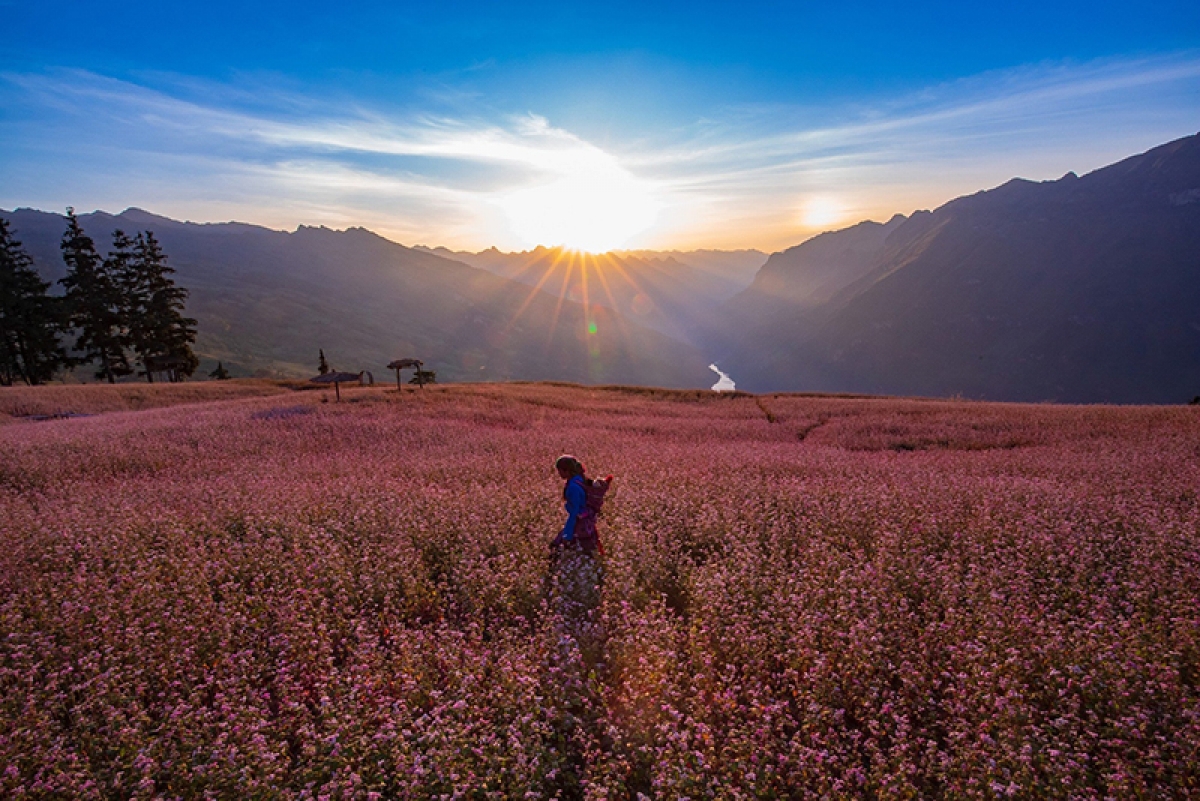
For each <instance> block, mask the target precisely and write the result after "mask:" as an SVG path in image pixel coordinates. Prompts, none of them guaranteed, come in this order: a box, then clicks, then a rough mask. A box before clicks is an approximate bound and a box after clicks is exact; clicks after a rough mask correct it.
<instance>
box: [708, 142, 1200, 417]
mask: <svg viewBox="0 0 1200 801" xmlns="http://www.w3.org/2000/svg"><path fill="white" fill-rule="evenodd" d="M888 226H892V230H890V231H889V232H884V231H883V230H882V229H879V228H874V227H870V226H868V227H867V228H866V229H864V228H863V227H862V226H855V227H854V228H850V229H846V230H844V231H839V232H836V233H832V234H825V235H823V236H821V237H816V238H814V239H812V240H809V241H808V242H805V243H804V244H802V245H800V246H799V247H797V248H794V249H792V250H791V251H788V252H787V254H786V255H785V254H776V255H775V256H772V259H771V261H769V262H768V264H767V265H766V266H764V268H763V270H762V271H761V272H760V275H759V276H758V278H756V280H755V284H754V285H752V286H751V288H749V289H747V290H746V291H745V292H743V293H742V294H740V295H739V296H738V297H736V298H734V299H733V300H731V301H730V302H729V303H728V304H727V305H726V306H725V308H724V312H725V314H726V315H727V319H728V322H729V327H728V328H727V329H726V330H727V331H728V337H727V339H726V341H725V345H724V348H723V349H722V351H721V355H722V357H723V364H724V365H725V369H726V370H728V371H729V372H731V373H732V374H733V375H734V377H735V379H737V381H738V383H739V386H741V387H746V388H748V389H752V390H816V391H827V390H837V391H851V392H871V393H883V394H904V395H934V396H947V395H954V394H961V395H964V396H966V397H980V398H992V399H997V400H1059V401H1082V402H1119V403H1165V402H1181V401H1184V400H1188V399H1190V398H1191V397H1193V396H1194V395H1196V394H1200V135H1197V136H1190V137H1186V138H1183V139H1180V140H1177V141H1174V142H1170V143H1168V144H1165V145H1162V146H1160V147H1157V148H1154V149H1153V150H1150V151H1148V152H1146V153H1143V154H1141V155H1138V156H1133V157H1131V158H1128V159H1125V160H1123V161H1121V162H1118V163H1117V164H1113V165H1110V166H1108V167H1105V168H1102V169H1099V170H1096V171H1095V172H1093V173H1090V174H1088V175H1085V176H1083V177H1081V178H1080V177H1076V176H1075V175H1074V174H1073V173H1068V174H1067V175H1065V176H1064V177H1063V178H1061V179H1059V180H1057V181H1047V182H1042V183H1035V182H1032V181H1026V180H1022V179H1014V180H1012V181H1009V182H1008V183H1006V184H1004V185H1002V186H999V187H997V188H995V189H992V190H988V191H984V192H979V193H976V194H974V195H970V196H967V197H961V198H958V199H956V200H953V201H951V202H949V203H947V204H945V205H944V206H942V207H940V208H938V209H936V210H934V211H932V212H919V213H916V214H914V215H912V216H911V217H909V218H908V219H905V220H903V221H901V222H899V223H898V224H897V220H896V219H893V220H892V221H891V222H889V223H888ZM864 233H869V235H870V237H869V238H870V240H871V242H872V243H873V246H874V248H875V250H874V254H873V255H871V253H870V252H869V251H870V250H871V247H869V246H866V245H864V244H863V243H864V238H865V237H864ZM883 233H886V236H884V237H882V239H880V236H879V235H880V234H883ZM842 246H844V247H842ZM859 246H861V247H859ZM856 247H858V250H855V248H856ZM841 252H854V253H856V254H857V255H856V256H855V258H854V259H852V260H849V261H853V264H850V265H849V267H848V268H847V269H845V270H844V271H843V272H840V273H839V269H840V267H839V265H837V264H834V263H833V260H831V259H830V258H829V254H837V253H841ZM835 274H836V275H837V276H838V277H837V278H836V279H834V280H833V281H832V283H830V282H829V281H828V280H826V281H825V283H821V282H820V281H817V282H815V283H814V281H813V280H811V279H812V277H813V276H819V277H823V278H826V279H828V277H829V276H832V275H835ZM829 290H833V291H829Z"/></svg>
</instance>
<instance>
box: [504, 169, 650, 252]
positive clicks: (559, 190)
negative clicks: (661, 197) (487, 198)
mask: <svg viewBox="0 0 1200 801" xmlns="http://www.w3.org/2000/svg"><path fill="white" fill-rule="evenodd" d="M555 172H556V173H558V174H557V176H556V177H555V179H553V180H552V181H550V182H549V183H544V184H540V185H538V186H533V187H529V188H526V189H520V190H518V191H516V192H513V193H511V194H509V195H506V196H505V197H504V198H502V199H501V206H502V208H503V209H504V212H505V214H506V215H507V216H508V222H509V225H510V226H511V227H512V230H513V233H515V234H516V235H517V236H519V237H520V238H521V239H523V240H524V241H525V242H526V243H527V244H528V245H530V246H533V245H547V246H555V245H557V246H562V247H565V248H569V249H571V250H583V251H587V252H589V253H604V252H607V251H609V250H613V249H614V248H619V247H622V246H623V245H625V244H626V243H628V241H629V240H630V239H631V238H632V237H633V236H635V235H636V234H639V233H641V232H642V231H644V230H646V229H647V228H649V227H650V226H651V225H653V224H654V222H655V220H656V219H657V218H658V213H659V211H660V209H661V208H662V204H661V203H659V202H658V201H657V200H656V199H655V197H654V193H653V191H652V190H651V188H650V186H649V185H648V184H646V183H645V182H644V181H640V180H638V179H637V178H635V177H634V176H633V175H631V174H630V173H629V172H628V171H626V170H625V169H624V168H622V167H621V166H620V165H619V164H617V162H616V160H615V159H613V158H612V157H611V156H608V155H607V154H603V153H594V154H586V155H584V154H581V155H580V157H578V158H574V159H572V160H571V161H570V162H569V163H566V164H562V165H559V166H558V169H556V170H555Z"/></svg>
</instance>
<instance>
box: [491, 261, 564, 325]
mask: <svg viewBox="0 0 1200 801" xmlns="http://www.w3.org/2000/svg"><path fill="white" fill-rule="evenodd" d="M564 255H565V252H564V251H562V250H560V251H558V252H557V254H556V255H555V257H554V260H553V261H552V262H550V266H548V267H547V268H546V269H545V271H544V272H543V273H542V277H541V278H539V279H538V282H537V284H535V285H534V287H533V289H532V290H530V292H529V295H528V297H526V298H525V302H524V303H522V304H521V308H519V309H517V313H516V314H514V315H513V318H512V319H511V320H509V322H508V325H506V326H505V327H504V330H506V331H507V330H509V329H510V328H512V327H513V326H514V325H516V323H517V320H519V319H521V315H522V314H524V313H525V310H526V309H528V308H529V304H531V303H533V299H534V298H535V297H537V294H538V293H539V292H541V291H542V286H543V285H544V284H545V283H546V281H547V280H549V278H550V276H551V275H553V274H554V271H555V270H556V269H558V264H559V262H561V261H562V260H563V256H564ZM533 267H534V265H533V264H530V265H529V266H528V268H527V269H530V270H532V269H533ZM522 272H524V270H522Z"/></svg>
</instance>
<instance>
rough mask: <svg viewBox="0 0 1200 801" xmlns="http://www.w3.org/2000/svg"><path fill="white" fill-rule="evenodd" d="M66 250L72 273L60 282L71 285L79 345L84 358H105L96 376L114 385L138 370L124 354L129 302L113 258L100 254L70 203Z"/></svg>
mask: <svg viewBox="0 0 1200 801" xmlns="http://www.w3.org/2000/svg"><path fill="white" fill-rule="evenodd" d="M62 254H63V261H64V262H66V264H67V276H66V277H65V278H63V279H61V280H60V281H59V283H61V284H62V285H63V286H64V287H66V290H67V293H66V303H67V309H68V313H69V315H70V318H69V319H70V322H71V325H72V326H74V327H75V329H76V330H77V332H78V336H77V338H76V340H75V350H77V351H79V352H80V353H82V355H83V359H82V360H83V361H84V362H90V361H95V362H99V363H100V366H99V367H98V368H97V369H96V378H103V379H106V380H107V381H108V383H110V384H115V383H116V381H117V376H123V375H129V374H130V373H132V372H133V368H132V367H130V366H129V359H128V357H127V356H126V355H125V346H126V332H125V325H124V324H125V316H126V311H125V310H126V307H127V303H126V302H125V300H124V298H123V293H122V287H121V286H120V285H119V284H118V281H117V278H116V276H114V275H113V274H112V273H111V272H110V271H109V266H110V265H111V259H110V260H109V261H107V262H106V261H102V260H101V259H100V255H99V254H98V253H96V245H95V243H94V242H93V241H92V238H91V237H90V236H88V235H87V234H85V233H84V232H83V229H82V228H81V227H80V226H79V220H78V219H77V218H76V217H75V210H74V209H72V208H69V207H68V208H67V230H66V232H65V233H63V238H62Z"/></svg>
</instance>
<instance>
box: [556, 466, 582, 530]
mask: <svg viewBox="0 0 1200 801" xmlns="http://www.w3.org/2000/svg"><path fill="white" fill-rule="evenodd" d="M566 495H567V502H566V504H564V508H566V510H567V524H566V525H565V526H563V530H562V533H561V534H559V535H558V538H559V539H560V540H561V541H563V542H570V541H571V540H573V539H575V523H576V521H578V520H579V515H581V514H582V513H583V510H584V509H586V508H587V492H586V491H585V490H584V489H583V482H581V481H574V480H572V481H570V482H568V483H567V492H566Z"/></svg>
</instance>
